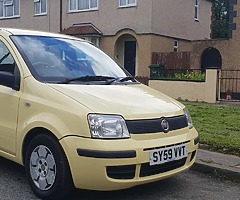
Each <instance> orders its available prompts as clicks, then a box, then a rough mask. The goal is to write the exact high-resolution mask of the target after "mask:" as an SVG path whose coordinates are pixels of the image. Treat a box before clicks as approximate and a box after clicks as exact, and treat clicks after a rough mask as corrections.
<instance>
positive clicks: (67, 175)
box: [25, 134, 73, 199]
mask: <svg viewBox="0 0 240 200" xmlns="http://www.w3.org/2000/svg"><path fill="white" fill-rule="evenodd" d="M25 170H26V175H27V178H28V180H29V183H30V187H31V188H32V190H33V192H34V193H35V194H36V196H38V197H40V198H42V199H63V198H64V197H66V196H67V195H68V194H69V193H70V191H71V190H72V189H73V182H72V177H71V172H70V168H69V164H68V161H67V158H66V155H65V153H64V151H63V149H62V147H61V145H60V144H59V142H58V140H57V139H55V138H53V137H51V136H50V135H47V134H41V135H38V136H36V137H34V138H33V139H32V141H31V142H30V144H29V145H28V148H27V151H26V157H25Z"/></svg>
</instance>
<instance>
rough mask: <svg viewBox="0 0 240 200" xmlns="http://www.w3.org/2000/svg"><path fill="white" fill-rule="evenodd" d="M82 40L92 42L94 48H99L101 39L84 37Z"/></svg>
mask: <svg viewBox="0 0 240 200" xmlns="http://www.w3.org/2000/svg"><path fill="white" fill-rule="evenodd" d="M81 39H83V40H87V41H89V42H91V43H92V44H93V45H94V46H96V47H99V37H82V38H81Z"/></svg>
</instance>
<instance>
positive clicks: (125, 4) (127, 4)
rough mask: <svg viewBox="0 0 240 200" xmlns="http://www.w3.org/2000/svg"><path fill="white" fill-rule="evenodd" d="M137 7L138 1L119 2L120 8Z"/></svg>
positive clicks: (123, 0)
mask: <svg viewBox="0 0 240 200" xmlns="http://www.w3.org/2000/svg"><path fill="white" fill-rule="evenodd" d="M136 5H137V0H119V7H131V6H136Z"/></svg>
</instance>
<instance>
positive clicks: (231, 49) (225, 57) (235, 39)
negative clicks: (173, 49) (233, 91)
mask: <svg viewBox="0 0 240 200" xmlns="http://www.w3.org/2000/svg"><path fill="white" fill-rule="evenodd" d="M230 3H233V4H232V6H233V13H230V15H232V16H235V17H232V23H233V24H236V30H234V29H233V30H231V35H230V38H228V39H216V40H201V41H192V42H191V44H192V50H191V65H192V66H196V68H200V67H201V59H202V53H203V52H204V50H205V49H207V48H209V47H212V48H216V49H217V50H218V51H219V52H220V54H221V57H222V69H223V70H226V69H238V70H239V69H240V61H239V58H240V37H239V35H240V27H239V25H240V1H239V0H238V1H230Z"/></svg>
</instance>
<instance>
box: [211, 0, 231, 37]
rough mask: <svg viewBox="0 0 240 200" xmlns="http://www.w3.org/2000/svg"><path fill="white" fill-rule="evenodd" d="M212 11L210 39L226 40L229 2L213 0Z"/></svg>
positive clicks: (226, 0)
mask: <svg viewBox="0 0 240 200" xmlns="http://www.w3.org/2000/svg"><path fill="white" fill-rule="evenodd" d="M212 10H213V13H212V38H213V39H214V38H227V37H228V30H229V0H215V1H214V3H213V9H212Z"/></svg>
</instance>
